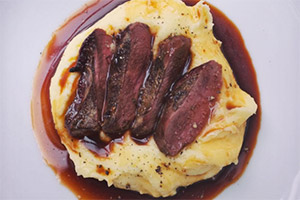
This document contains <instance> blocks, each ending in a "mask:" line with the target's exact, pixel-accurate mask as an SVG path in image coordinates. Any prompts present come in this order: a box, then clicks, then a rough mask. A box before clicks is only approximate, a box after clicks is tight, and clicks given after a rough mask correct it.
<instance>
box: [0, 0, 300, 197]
mask: <svg viewBox="0 0 300 200" xmlns="http://www.w3.org/2000/svg"><path fill="white" fill-rule="evenodd" d="M209 2H210V3H212V4H213V5H215V6H216V7H218V8H220V9H221V10H222V11H223V12H224V13H225V14H226V15H227V16H228V17H229V18H230V19H232V20H233V22H234V23H235V24H236V25H237V27H238V28H239V29H240V31H241V33H242V35H243V37H244V40H245V43H246V46H247V48H248V50H249V52H250V55H251V57H252V61H253V64H254V66H255V68H256V72H257V77H258V82H259V87H260V93H261V104H262V122H261V129H260V132H259V137H258V141H257V146H256V148H255V151H254V155H253V157H252V159H251V160H250V163H249V165H248V167H247V169H246V171H245V173H244V174H243V176H242V177H241V178H240V180H239V181H238V182H236V183H235V184H233V185H231V186H230V187H229V188H227V189H226V190H225V191H224V192H223V193H221V195H219V196H218V198H217V199H300V147H299V143H300V131H299V130H300V117H299V112H300V108H299V103H300V39H299V37H300V0H286V1H284V0H243V1H242V0H210V1H209ZM84 3H85V1H84V0H0V70H1V71H0V199H76V198H75V196H74V195H73V194H72V193H71V192H70V191H69V190H68V189H67V188H65V187H64V186H62V185H60V184H59V182H58V180H57V179H56V177H55V175H54V173H53V172H52V170H51V169H50V168H49V167H48V166H47V165H46V164H45V163H44V161H43V159H42V156H41V153H40V151H39V148H38V145H37V142H36V141H35V138H34V133H33V130H32V126H31V118H30V100H31V95H32V81H33V77H34V74H35V70H36V68H37V65H38V62H39V58H40V52H42V51H43V49H44V47H45V46H46V45H47V43H48V41H49V40H50V39H51V34H52V32H53V31H54V30H56V29H57V28H58V27H59V25H61V24H62V23H63V22H64V19H66V18H67V17H69V16H70V15H71V14H72V13H73V12H75V11H76V10H77V9H79V8H80V7H81V6H82V5H84ZM297 173H298V175H297Z"/></svg>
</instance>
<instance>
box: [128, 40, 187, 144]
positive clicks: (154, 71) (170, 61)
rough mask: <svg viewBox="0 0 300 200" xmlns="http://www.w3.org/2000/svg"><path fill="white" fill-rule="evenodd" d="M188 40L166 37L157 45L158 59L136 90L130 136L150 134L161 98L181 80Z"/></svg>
mask: <svg viewBox="0 0 300 200" xmlns="http://www.w3.org/2000/svg"><path fill="white" fill-rule="evenodd" d="M190 48H191V40H190V39H189V38H187V37H185V36H182V35H181V36H170V37H168V38H167V39H165V40H163V41H162V42H161V43H160V44H159V51H158V56H157V58H156V59H155V62H154V64H153V65H152V66H151V68H150V71H149V76H148V77H147V80H146V82H145V84H144V87H143V88H141V90H140V96H139V104H138V109H137V115H136V118H135V121H134V123H133V126H132V129H131V135H132V136H133V137H136V138H143V137H146V136H147V135H149V134H151V133H153V131H154V128H155V125H156V122H157V120H158V115H159V112H160V110H161V108H162V105H163V102H164V98H165V96H166V94H168V92H169V90H170V87H171V85H172V84H173V83H174V82H175V81H176V80H177V79H179V78H180V77H181V76H182V73H183V71H184V69H185V67H186V65H188V64H187V63H188V62H189V58H190Z"/></svg>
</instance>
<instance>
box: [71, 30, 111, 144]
mask: <svg viewBox="0 0 300 200" xmlns="http://www.w3.org/2000/svg"><path fill="white" fill-rule="evenodd" d="M112 48H113V38H112V37H111V36H109V35H107V34H106V33H105V31H104V30H102V29H96V30H95V31H94V32H92V33H91V34H90V35H89V36H88V37H87V38H86V39H85V41H84V42H83V44H82V46H81V48H80V50H79V57H78V60H77V63H76V66H75V67H73V68H71V69H70V72H80V73H81V76H80V78H79V82H78V86H77V90H76V95H75V98H74V101H73V102H72V103H71V105H70V106H69V108H68V110H67V112H66V114H65V127H66V128H67V129H68V131H69V133H70V135H71V136H73V137H76V138H81V137H84V136H91V135H93V134H96V133H99V132H100V130H101V126H100V116H101V112H102V105H103V100H104V94H105V84H106V77H107V71H108V68H109V66H110V62H111V58H112V54H113V53H112V52H113V49H112Z"/></svg>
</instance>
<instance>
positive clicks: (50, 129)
mask: <svg viewBox="0 0 300 200" xmlns="http://www.w3.org/2000/svg"><path fill="white" fill-rule="evenodd" d="M124 2H126V0H100V1H95V2H94V3H92V4H90V5H87V6H86V7H84V8H83V9H82V10H80V11H79V12H78V13H77V14H75V15H74V16H72V17H71V18H69V19H68V20H67V22H66V23H65V24H64V25H63V26H61V27H60V28H59V29H58V30H57V31H56V32H55V33H54V35H53V37H52V39H51V41H50V42H49V43H48V45H47V47H46V48H45V50H44V52H43V54H42V57H41V60H40V63H39V68H38V69H37V72H36V75H35V80H34V86H33V95H32V102H31V110H32V125H33V128H34V131H35V136H36V138H37V140H38V143H39V145H40V149H41V151H42V154H43V157H44V159H45V161H46V162H47V164H48V165H49V166H50V167H51V168H52V169H53V170H54V172H55V174H57V175H58V176H59V177H60V179H61V182H62V183H63V184H64V185H65V186H67V187H68V188H69V189H70V190H72V192H73V193H74V194H76V195H77V197H78V198H81V199H110V198H112V199H117V198H124V199H151V198H152V197H151V196H149V195H140V194H138V193H137V192H133V191H126V190H121V189H118V188H115V187H113V186H112V187H109V188H108V187H107V184H106V182H104V181H102V182H100V181H97V180H95V179H91V178H87V179H85V178H83V177H81V176H77V175H76V172H75V170H74V165H73V162H72V161H71V160H70V159H69V156H68V152H67V151H66V149H65V147H64V146H63V145H62V144H61V143H60V139H59V137H58V135H57V132H56V130H55V127H54V122H53V119H52V114H51V105H50V98H49V86H50V81H51V78H52V76H53V75H54V73H55V71H56V67H57V66H58V63H59V61H60V58H61V56H62V53H63V51H64V50H65V48H66V46H67V44H68V42H69V41H71V40H72V39H73V38H74V37H75V36H76V35H77V34H78V33H80V32H81V31H83V30H85V29H87V28H88V27H90V26H91V25H92V24H93V23H94V22H96V21H97V20H99V19H101V18H102V17H103V16H104V15H105V14H106V13H108V12H109V11H111V10H112V9H113V8H115V7H117V6H118V5H120V4H122V3H124ZM184 2H185V3H186V4H187V5H189V6H192V5H194V4H196V3H197V2H198V0H184ZM209 5H210V4H209ZM210 9H211V13H212V15H213V19H214V24H215V25H214V34H215V37H216V38H217V39H218V40H221V41H222V51H223V53H224V55H225V57H226V58H227V60H228V62H229V64H230V65H231V68H232V70H233V72H234V75H235V78H236V80H237V82H238V84H239V85H240V87H241V88H242V89H243V90H244V91H246V92H247V93H249V94H250V95H251V96H252V97H253V98H254V99H255V101H256V103H257V104H258V110H257V113H256V115H253V116H252V117H251V118H249V120H248V123H247V127H246V132H245V137H244V143H243V146H242V150H241V152H240V155H239V163H238V165H234V164H231V165H229V166H227V167H224V168H223V169H222V171H221V172H220V173H218V174H217V175H216V176H214V177H213V178H210V179H208V180H204V181H200V182H198V183H195V184H193V185H191V186H189V187H187V188H179V189H178V192H177V194H176V195H175V196H173V197H169V198H167V199H211V198H214V197H215V196H217V195H218V194H219V193H220V192H222V191H223V190H224V189H225V188H226V187H228V186H229V185H230V184H232V183H234V182H236V181H237V180H238V179H239V177H240V176H241V175H242V173H243V172H244V170H245V169H246V167H247V164H248V163H249V160H250V158H251V155H252V153H253V149H254V147H255V144H256V138H257V135H258V131H259V128H260V118H261V106H260V95H259V89H258V84H257V79H256V74H255V70H254V67H253V65H252V61H251V58H250V56H249V54H248V51H247V49H246V47H245V44H244V41H243V39H242V36H241V34H240V32H239V30H238V29H237V27H236V26H235V25H234V24H233V23H232V22H231V21H230V20H229V19H228V18H227V17H226V16H225V15H224V14H223V13H222V12H221V11H219V10H218V9H217V8H215V7H213V6H212V5H210ZM67 74H68V73H66V76H67ZM61 82H62V83H60V84H61V85H64V84H65V83H64V82H63V81H61ZM85 142H86V145H92V146H93V145H95V144H93V143H92V144H89V140H86V141H85ZM118 142H121V141H118ZM140 142H144V141H140ZM92 146H90V148H93V147H92ZM109 146H110V144H108V146H107V145H106V146H105V148H107V149H106V151H109V150H110V147H109ZM98 150H99V149H97V151H98ZM102 153H104V155H105V152H102ZM103 170H104V169H101V167H100V166H99V173H103V172H104V173H107V172H106V171H103Z"/></svg>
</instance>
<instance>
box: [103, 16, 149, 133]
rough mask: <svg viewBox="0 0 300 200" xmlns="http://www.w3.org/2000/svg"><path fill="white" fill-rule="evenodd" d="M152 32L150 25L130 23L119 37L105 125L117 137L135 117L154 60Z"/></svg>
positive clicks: (104, 114) (111, 71) (110, 73)
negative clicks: (140, 93) (142, 89)
mask: <svg viewBox="0 0 300 200" xmlns="http://www.w3.org/2000/svg"><path fill="white" fill-rule="evenodd" d="M151 42H152V36H151V33H150V29H149V27H148V26H147V25H145V24H142V23H139V22H136V23H133V24H130V25H129V26H128V27H127V28H126V29H125V30H124V31H123V32H122V33H120V34H119V36H118V37H117V48H116V53H115V55H114V58H113V61H112V65H111V67H110V71H109V77H108V81H107V96H106V100H105V104H104V112H103V122H102V129H103V131H104V132H105V133H106V134H107V135H108V136H110V137H112V138H114V137H118V136H120V135H122V134H123V133H124V132H125V131H126V130H127V129H129V128H130V126H131V124H132V121H133V120H134V117H135V113H136V107H137V99H138V95H139V89H140V87H141V86H142V84H143V81H144V78H145V75H146V71H147V68H148V67H149V65H150V61H151V56H152V53H151Z"/></svg>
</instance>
